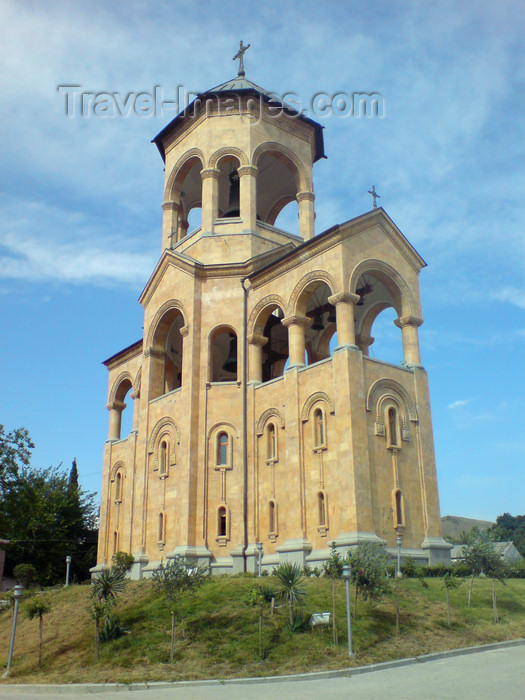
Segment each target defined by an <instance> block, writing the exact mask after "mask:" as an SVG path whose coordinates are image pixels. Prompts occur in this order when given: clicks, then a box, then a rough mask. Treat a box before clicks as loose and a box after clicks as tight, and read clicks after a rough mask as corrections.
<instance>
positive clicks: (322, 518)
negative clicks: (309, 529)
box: [317, 491, 326, 528]
mask: <svg viewBox="0 0 525 700" xmlns="http://www.w3.org/2000/svg"><path fill="white" fill-rule="evenodd" d="M317 509H318V515H319V527H323V528H325V527H326V500H325V496H324V493H323V492H322V491H319V493H318V494H317Z"/></svg>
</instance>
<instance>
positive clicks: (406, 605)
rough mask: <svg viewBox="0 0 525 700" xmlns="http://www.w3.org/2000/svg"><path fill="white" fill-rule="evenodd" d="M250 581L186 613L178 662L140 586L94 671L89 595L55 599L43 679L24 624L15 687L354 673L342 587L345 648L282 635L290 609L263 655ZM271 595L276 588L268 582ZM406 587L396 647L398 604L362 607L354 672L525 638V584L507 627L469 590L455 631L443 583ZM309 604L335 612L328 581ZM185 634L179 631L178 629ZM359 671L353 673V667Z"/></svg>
mask: <svg viewBox="0 0 525 700" xmlns="http://www.w3.org/2000/svg"><path fill="white" fill-rule="evenodd" d="M250 583H253V579H250V578H229V577H220V578H215V579H212V580H211V581H210V582H209V583H208V584H207V585H206V586H205V587H204V588H203V589H202V590H201V591H199V593H198V594H197V595H196V596H195V597H194V598H193V599H191V598H190V599H188V600H187V602H186V604H185V610H186V617H187V621H186V629H187V639H186V640H183V639H182V638H180V637H179V638H178V640H177V643H176V652H175V655H176V660H175V664H174V665H173V666H170V665H169V664H168V663H167V661H168V658H169V639H170V638H169V630H170V622H169V614H168V613H167V611H166V609H165V606H164V604H163V601H162V600H161V599H159V598H158V597H157V596H156V595H155V593H154V591H153V589H152V586H151V583H150V582H147V581H145V582H133V583H131V584H130V585H129V587H128V588H127V591H126V592H125V593H124V595H123V597H122V600H121V602H120V604H119V608H118V611H119V615H120V617H121V620H122V622H123V623H124V625H125V626H126V627H128V628H130V629H131V630H132V632H131V634H129V635H127V636H125V637H122V638H121V639H119V640H116V641H113V642H110V643H108V644H104V645H102V647H101V654H100V662H99V664H98V665H97V666H94V665H93V636H94V635H93V622H92V621H91V620H90V619H89V617H88V614H87V612H86V610H85V609H86V606H87V605H88V602H89V587H88V586H71V587H69V588H68V589H64V590H60V591H52V592H51V593H50V594H49V595H50V597H51V598H52V601H53V605H54V609H53V612H51V613H50V614H49V615H47V616H46V618H45V623H44V649H43V664H42V669H38V668H37V666H36V662H37V649H38V622H37V621H36V620H33V621H29V620H27V619H25V616H24V615H23V613H22V614H21V616H20V617H19V627H18V631H17V638H16V645H15V655H14V663H13V672H12V675H11V678H10V682H19V683H42V682H48V683H64V682H65V683H72V682H103V681H106V682H109V681H120V682H131V681H135V680H137V681H138V680H182V679H192V678H226V677H234V676H259V675H274V674H286V673H297V672H301V671H314V670H321V669H334V668H344V667H346V666H348V665H349V662H348V656H347V651H346V646H345V644H346V627H345V622H344V620H345V602H344V584H343V582H342V581H339V582H338V584H337V596H338V598H337V615H338V631H339V641H340V643H339V645H338V646H337V647H335V646H334V645H333V644H332V639H331V630H322V631H321V630H315V631H313V632H310V631H307V632H304V633H296V634H290V633H289V632H288V631H287V630H286V629H284V622H285V617H286V610H285V608H281V609H278V610H276V613H275V615H274V616H273V617H271V616H270V612H269V610H265V622H264V625H265V627H264V647H265V650H266V654H267V655H266V658H265V659H264V660H261V659H260V658H259V651H258V634H257V629H258V627H257V625H258V610H257V609H253V608H249V607H247V606H246V605H245V604H244V602H243V601H244V599H245V597H246V593H247V590H248V587H249V585H250ZM264 583H265V584H266V585H268V584H271V583H272V580H271V579H269V578H267V579H264ZM428 584H429V588H428V589H424V588H423V587H422V585H421V583H420V582H419V581H416V580H410V579H407V580H403V581H401V582H400V597H401V614H402V621H401V634H400V636H399V638H398V639H396V637H395V612H394V611H395V607H394V597H393V586H392V594H390V595H389V596H387V598H385V599H384V600H382V601H381V602H380V603H379V604H378V605H377V606H375V607H371V606H369V605H368V604H367V603H365V602H363V601H362V600H361V599H360V600H359V603H358V610H357V617H356V616H355V609H354V607H353V605H354V599H353V598H352V613H353V615H354V626H353V636H354V651H355V659H354V660H353V662H352V664H353V665H362V664H366V663H371V662H377V661H385V660H387V659H395V658H402V657H406V656H413V655H416V654H424V653H428V652H431V651H438V650H443V649H451V648H455V647H462V646H470V645H474V644H483V643H486V642H492V641H501V640H505V639H514V638H517V637H521V636H523V633H524V623H525V604H524V601H525V595H524V594H525V580H516V579H513V580H510V581H508V583H507V585H506V586H502V585H500V584H497V595H498V611H499V614H500V622H499V623H498V624H494V623H493V621H492V608H491V593H490V585H491V583H490V581H488V580H486V579H485V580H483V579H480V580H476V581H475V583H474V595H473V605H472V607H471V608H470V610H469V609H467V608H466V596H467V584H466V583H465V584H463V586H462V587H461V588H459V589H458V590H456V591H452V593H451V598H452V605H453V612H452V617H453V626H452V629H450V630H449V628H448V627H447V624H446V620H447V618H446V605H445V594H444V589H443V583H442V581H441V580H439V579H428ZM306 587H307V590H308V597H307V598H306V600H305V602H304V604H303V605H302V606H301V611H302V612H303V613H304V614H306V615H309V614H310V613H312V612H320V611H325V610H331V592H330V591H331V584H330V581H329V580H328V579H323V578H321V579H315V578H313V579H309V580H308V581H307V582H306ZM10 625H11V613H10V612H9V611H7V612H2V613H1V614H0V664H3V665H5V663H6V659H7V649H8V643H9V636H10ZM179 631H180V628H179ZM352 664H351V665H352Z"/></svg>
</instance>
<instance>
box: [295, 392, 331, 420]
mask: <svg viewBox="0 0 525 700" xmlns="http://www.w3.org/2000/svg"><path fill="white" fill-rule="evenodd" d="M319 401H321V402H323V403H325V404H326V405H327V407H328V412H329V413H330V414H332V415H333V414H334V413H335V406H334V402H333V400H332V398H331V397H330V396H329V395H328V394H327V393H326V392H324V391H316V392H315V393H314V394H311V395H310V396H309V397H308V398H307V399H306V401H305V403H304V406H303V410H302V411H301V421H302V422H303V423H306V422H307V421H308V420H310V413H311V412H312V408H313V407H314V405H315V404H316V403H318V402H319Z"/></svg>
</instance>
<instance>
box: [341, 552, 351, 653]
mask: <svg viewBox="0 0 525 700" xmlns="http://www.w3.org/2000/svg"><path fill="white" fill-rule="evenodd" d="M351 571H352V568H351V566H350V564H345V565H344V566H343V578H344V580H345V589H346V632H347V636H348V656H353V652H352V619H351V615H350V574H351Z"/></svg>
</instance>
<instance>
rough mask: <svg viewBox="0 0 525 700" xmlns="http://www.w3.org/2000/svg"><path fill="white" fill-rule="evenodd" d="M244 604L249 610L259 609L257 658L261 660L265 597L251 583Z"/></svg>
mask: <svg viewBox="0 0 525 700" xmlns="http://www.w3.org/2000/svg"><path fill="white" fill-rule="evenodd" d="M244 602H245V603H246V605H249V606H250V607H251V608H258V609H259V657H260V658H261V659H263V658H264V653H263V610H264V603H265V596H264V594H263V592H262V591H261V589H260V588H259V587H258V586H255V585H254V584H253V583H252V584H251V585H250V587H249V589H248V595H247V596H246V598H245V600H244Z"/></svg>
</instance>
